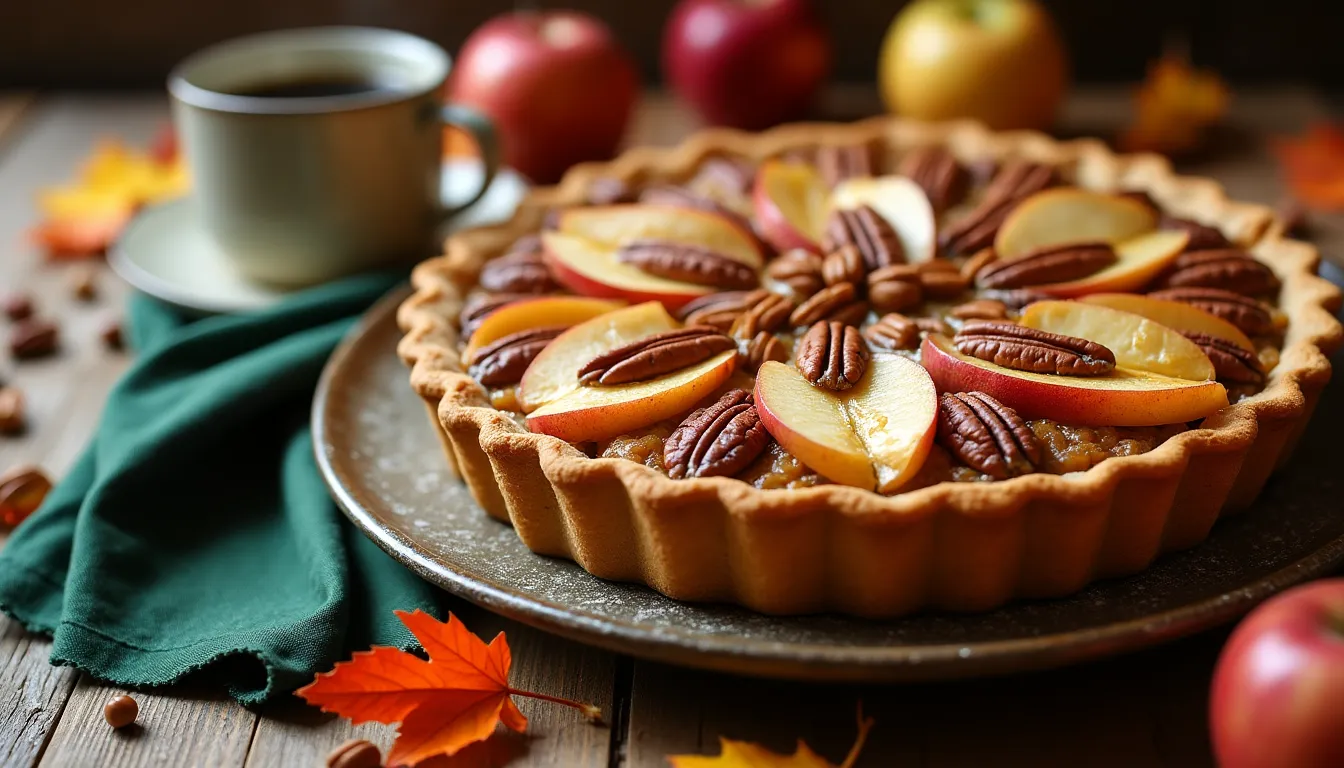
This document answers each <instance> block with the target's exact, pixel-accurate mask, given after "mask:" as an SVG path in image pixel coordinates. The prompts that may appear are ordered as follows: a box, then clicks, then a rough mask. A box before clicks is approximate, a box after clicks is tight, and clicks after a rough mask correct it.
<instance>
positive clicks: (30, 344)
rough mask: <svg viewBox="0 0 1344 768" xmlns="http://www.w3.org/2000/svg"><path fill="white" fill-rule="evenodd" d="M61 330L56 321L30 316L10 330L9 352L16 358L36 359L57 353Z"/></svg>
mask: <svg viewBox="0 0 1344 768" xmlns="http://www.w3.org/2000/svg"><path fill="white" fill-rule="evenodd" d="M60 339H61V336H60V330H59V329H57V327H56V324H55V323H51V322H48V321H46V320H37V319H35V318H28V319H27V320H24V321H22V322H20V323H19V324H17V325H15V326H14V328H13V329H11V330H10V332H9V353H10V354H11V355H13V356H14V359H15V360H35V359H37V358H39V357H47V356H48V355H52V354H55V353H56V350H57V348H58V347H59V346H60Z"/></svg>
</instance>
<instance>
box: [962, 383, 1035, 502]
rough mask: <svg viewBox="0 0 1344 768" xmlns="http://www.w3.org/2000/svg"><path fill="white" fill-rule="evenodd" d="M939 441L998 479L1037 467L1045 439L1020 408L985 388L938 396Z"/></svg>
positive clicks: (969, 464) (977, 469) (983, 471)
mask: <svg viewBox="0 0 1344 768" xmlns="http://www.w3.org/2000/svg"><path fill="white" fill-rule="evenodd" d="M938 406H939V407H938V442H939V443H940V444H942V446H943V447H944V448H947V449H948V450H949V451H951V452H952V453H953V454H954V455H955V456H956V457H957V458H959V459H961V460H962V462H963V463H965V464H966V466H968V467H970V468H971V469H974V470H976V471H977V472H981V473H983V474H986V475H989V476H990V477H992V478H995V479H997V480H1007V479H1008V478H1010V477H1017V476H1018V475H1025V474H1029V473H1031V472H1034V471H1036V465H1038V464H1040V463H1041V458H1042V456H1041V443H1040V441H1039V440H1037V439H1036V433H1035V432H1032V431H1031V427H1029V426H1027V422H1025V421H1023V419H1022V417H1021V416H1019V415H1017V411H1015V410H1013V409H1012V408H1009V407H1008V406H1006V405H1004V404H1003V403H1000V402H999V401H998V400H995V399H994V398H992V397H990V396H989V395H987V394H985V393H984V392H957V393H955V394H952V393H946V394H944V395H943V396H942V397H940V398H939V399H938Z"/></svg>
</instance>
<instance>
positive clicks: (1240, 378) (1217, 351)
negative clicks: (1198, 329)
mask: <svg viewBox="0 0 1344 768" xmlns="http://www.w3.org/2000/svg"><path fill="white" fill-rule="evenodd" d="M1185 337H1186V338H1187V339H1189V340H1191V341H1193V342H1195V343H1196V344H1198V345H1199V348H1200V349H1202V350H1204V354H1206V355H1208V356H1209V362H1211V363H1213V370H1214V372H1215V373H1216V374H1217V376H1218V380H1219V381H1230V382H1234V383H1236V384H1262V383H1264V381H1265V373H1264V370H1263V369H1262V367H1261V365H1260V358H1259V357H1256V354H1255V353H1254V352H1252V351H1250V350H1249V349H1246V348H1244V347H1242V346H1241V345H1240V344H1233V343H1232V342H1230V341H1228V340H1226V339H1220V338H1218V337H1217V336H1210V335H1209V334H1207V333H1195V332H1187V333H1186V334H1185Z"/></svg>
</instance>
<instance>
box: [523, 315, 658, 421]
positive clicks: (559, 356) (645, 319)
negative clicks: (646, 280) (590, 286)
mask: <svg viewBox="0 0 1344 768" xmlns="http://www.w3.org/2000/svg"><path fill="white" fill-rule="evenodd" d="M676 327H677V321H676V320H674V319H672V316H671V315H669V314H668V313H667V310H666V309H664V308H663V305H662V304H659V303H658V302H654V301H650V302H647V303H645V304H637V305H635V306H633V307H626V308H625V309H618V310H616V311H614V312H608V313H606V314H604V315H599V316H598V317H595V318H593V319H592V320H588V321H585V322H582V323H579V324H578V325H576V326H574V327H573V328H570V329H569V330H567V331H565V332H564V333H562V334H560V335H559V336H556V337H555V339H554V340H552V341H551V343H550V344H547V345H546V348H545V349H543V350H542V351H541V354H539V355H537V357H536V359H535V360H533V361H532V364H531V365H529V366H528V367H527V370H526V371H524V372H523V379H522V381H521V382H520V383H519V384H518V402H519V404H520V405H521V406H522V408H523V412H524V413H530V412H532V411H535V410H536V409H538V408H540V407H541V406H543V405H545V404H546V403H549V402H551V401H552V400H555V399H557V398H560V397H563V396H565V395H567V394H569V393H570V392H573V391H574V390H576V389H578V388H579V369H580V368H582V367H583V365H584V364H585V363H587V362H588V361H589V360H592V359H593V358H594V357H597V356H598V355H600V354H601V353H603V352H609V351H611V350H613V349H616V348H617V347H621V346H624V345H626V344H629V343H631V342H633V341H637V340H639V339H642V338H644V337H645V336H651V335H653V334H655V333H662V332H663V331H670V330H672V329H673V328H676Z"/></svg>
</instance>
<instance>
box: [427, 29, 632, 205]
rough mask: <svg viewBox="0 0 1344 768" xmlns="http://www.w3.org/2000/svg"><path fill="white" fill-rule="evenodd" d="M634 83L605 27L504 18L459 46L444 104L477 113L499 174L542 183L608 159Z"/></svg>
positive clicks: (625, 57) (628, 109)
mask: <svg viewBox="0 0 1344 768" xmlns="http://www.w3.org/2000/svg"><path fill="white" fill-rule="evenodd" d="M638 88H639V76H638V75H637V74H636V72H635V67H634V65H633V64H632V63H631V61H630V57H629V56H628V55H627V54H626V53H625V51H624V50H622V49H621V47H620V46H619V45H618V44H617V43H616V41H615V39H614V38H613V37H612V35H611V32H610V31H609V30H608V29H607V27H606V25H604V24H603V23H602V22H600V21H598V20H597V19H594V18H593V17H591V16H587V15H585V14H582V13H576V12H573V11H554V12H550V11H548V12H519V13H508V14H504V15H501V16H496V17H495V18H493V19H491V20H490V21H487V22H486V23H485V24H483V25H481V27H480V28H479V29H477V30H476V31H475V32H473V33H472V34H471V36H470V37H469V38H467V42H466V43H465V44H464V45H463V46H462V52H461V53H460V54H459V55H458V59H457V63H456V65H455V66H454V68H453V72H452V75H451V76H450V78H449V85H448V98H449V99H450V100H452V101H455V102H459V103H461V104H466V105H468V106H471V107H475V108H476V109H479V110H481V111H482V112H484V113H485V114H487V115H489V117H490V118H491V119H492V120H493V121H494V123H495V126H496V127H497V128H498V130H499V133H500V141H501V149H502V150H503V154H504V162H505V164H507V165H509V166H511V167H512V168H514V169H516V170H517V171H519V172H521V173H523V174H524V175H526V176H528V177H529V178H531V179H532V180H533V181H535V182H538V183H550V182H553V181H555V180H556V179H558V178H559V177H560V175H561V174H563V173H564V172H565V169H567V168H569V167H570V166H571V165H574V164H575V163H580V162H584V161H587V160H605V159H607V158H609V157H611V156H612V155H613V154H614V153H615V151H616V147H617V145H618V144H620V141H621V137H622V136H624V134H625V128H626V125H627V123H628V122H629V120H630V113H631V110H632V109H633V107H634V104H635V99H636V97H637V95H638V93H637V92H638Z"/></svg>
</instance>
